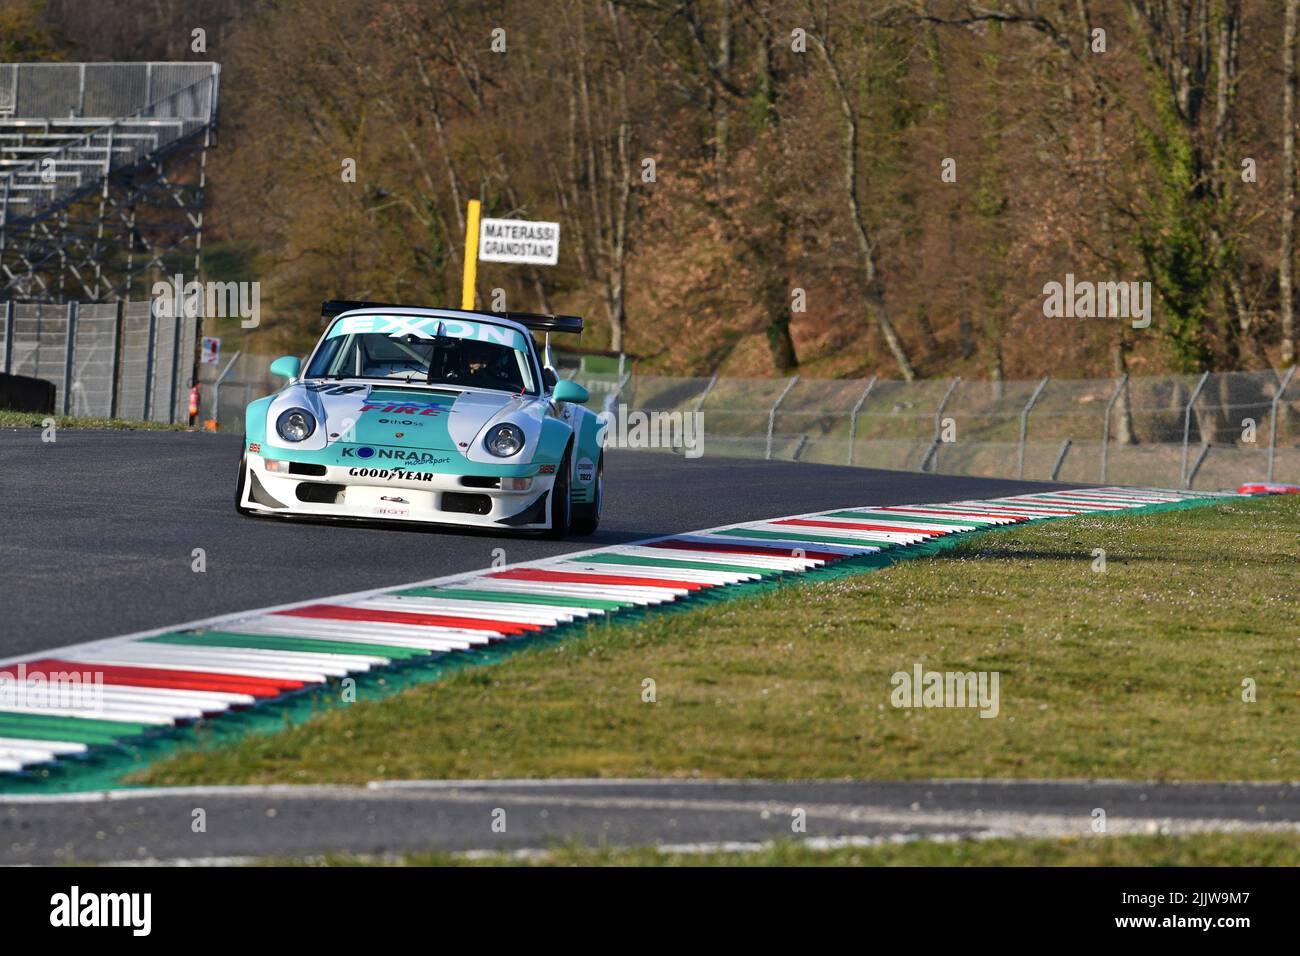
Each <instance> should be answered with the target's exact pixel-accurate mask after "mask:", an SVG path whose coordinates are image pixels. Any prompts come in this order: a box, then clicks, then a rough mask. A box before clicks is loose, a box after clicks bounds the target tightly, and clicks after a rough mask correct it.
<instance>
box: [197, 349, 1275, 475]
mask: <svg viewBox="0 0 1300 956" xmlns="http://www.w3.org/2000/svg"><path fill="white" fill-rule="evenodd" d="M270 362H271V357H270V356H258V355H249V354H239V355H237V356H235V357H234V358H233V361H231V360H230V359H223V362H222V365H221V366H204V367H203V370H202V373H201V376H200V383H201V384H200V391H201V395H202V398H201V404H202V408H203V415H204V416H205V417H211V416H212V410H213V409H214V408H216V411H217V416H216V417H217V419H218V420H219V422H220V425H221V428H222V430H231V431H240V432H242V431H243V423H244V406H245V405H246V404H247V403H248V402H249V401H252V400H253V399H255V398H258V397H260V396H262V395H268V394H270V393H271V392H273V391H275V390H276V389H278V388H279V387H280V386H281V384H282V382H281V381H280V380H278V379H275V378H274V377H272V376H271V375H270V374H269V372H268V371H267V368H268V366H269V365H270ZM223 373H224V378H222V379H221V383H220V385H219V387H218V386H217V385H216V380H217V379H218V377H219V376H221V375H222V374H223ZM573 379H574V381H577V382H579V383H580V384H582V385H584V386H586V388H587V389H588V391H590V392H591V395H592V399H591V403H590V406H589V407H591V408H592V409H594V410H597V411H605V412H609V413H610V414H612V415H617V416H620V417H623V418H626V417H628V416H631V415H633V414H634V413H644V414H645V415H646V416H649V415H652V414H653V413H655V412H659V413H663V414H667V415H670V416H671V415H674V414H677V415H685V414H689V413H692V412H699V413H700V415H701V416H702V418H701V422H702V426H703V434H704V441H703V451H704V454H705V455H715V456H732V457H741V458H768V459H780V460H787V461H790V460H793V461H811V462H820V463H824V464H837V465H855V466H862V467H870V468H888V469H894V470H899V471H926V472H936V473H942V474H953V475H977V476H985V477H1003V478H1017V477H1023V478H1027V479H1051V478H1056V479H1058V480H1060V481H1068V482H1099V483H1107V482H1109V483H1116V484H1132V485H1159V486H1162V487H1171V488H1172V487H1199V488H1202V489H1205V488H1230V487H1237V486H1238V485H1240V484H1242V483H1244V482H1247V481H1263V480H1273V481H1285V482H1295V483H1300V376H1296V375H1295V374H1294V370H1288V371H1286V372H1274V371H1271V370H1269V371H1262V372H1231V373H1214V374H1209V373H1207V374H1205V375H1163V376H1151V377H1142V378H1128V377H1123V378H1117V379H1051V378H1048V379H1041V380H1034V381H1004V382H988V381H965V380H962V379H949V380H926V381H917V382H902V381H893V380H888V379H835V380H828V379H805V378H801V377H797V376H796V377H794V378H785V379H772V378H720V377H714V378H704V377H701V378H679V377H670V376H660V375H624V376H620V375H618V374H616V373H609V374H603V375H601V374H588V373H584V372H581V371H578V372H576V374H574V375H573ZM214 400H215V402H216V404H215V405H214ZM614 431H617V429H615V430H614Z"/></svg>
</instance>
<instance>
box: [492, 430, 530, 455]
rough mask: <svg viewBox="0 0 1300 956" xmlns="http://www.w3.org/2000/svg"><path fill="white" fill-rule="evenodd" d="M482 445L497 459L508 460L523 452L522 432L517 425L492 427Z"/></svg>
mask: <svg viewBox="0 0 1300 956" xmlns="http://www.w3.org/2000/svg"><path fill="white" fill-rule="evenodd" d="M483 444H484V446H486V448H487V450H488V451H490V452H491V453H492V454H494V455H496V456H497V457H498V458H509V457H510V456H511V455H517V454H519V453H520V452H521V451H523V448H524V432H523V429H522V428H520V427H519V426H518V425H508V424H506V425H493V426H492V427H491V428H489V429H488V433H487V437H486V438H485V439H483Z"/></svg>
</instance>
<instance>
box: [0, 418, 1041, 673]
mask: <svg viewBox="0 0 1300 956" xmlns="http://www.w3.org/2000/svg"><path fill="white" fill-rule="evenodd" d="M241 444H242V439H241V438H240V437H238V436H234V435H211V434H203V433H186V432H161V431H90V430H76V429H63V430H61V431H60V432H59V433H58V436H57V440H56V441H54V442H48V443H47V442H42V441H41V429H39V428H23V429H15V428H10V429H3V430H0V657H10V656H17V655H19V654H27V653H32V652H34V651H39V650H44V649H47V648H53V647H59V646H63V645H66V644H71V643H74V642H78V641H86V640H93V639H96V638H103V637H113V636H116V635H119V634H127V633H132V632H135V631H141V630H148V629H151V628H157V627H166V626H169V625H173V624H181V623H185V622H188V621H193V620H198V619H201V618H205V617H210V616H213V615H216V614H224V613H230V612H235V611H241V610H247V609H250V608H257V607H265V606H269V605H276V604H284V603H288V602H292V601H302V600H308V599H311V598H315V597H322V596H326V595H332V594H340V593H348V592H352V591H360V590H365V589H368V588H377V587H383V586H391V585H400V584H404V583H407V582H411V581H419V580H424V579H428V578H433V577H437V576H440V575H445V574H453V573H456V572H460V571H471V570H476V569H479V568H484V567H487V566H489V565H490V564H491V563H492V559H493V551H494V549H497V548H502V549H504V550H505V559H506V560H507V561H508V562H510V563H515V562H519V561H528V560H533V559H537V558H544V557H548V556H551V555H556V554H562V553H564V552H566V551H579V550H585V549H588V548H593V547H599V546H602V545H610V544H619V543H624V542H628V541H633V540H636V539H639V538H648V537H654V536H658V535H665V534H675V533H679V532H686V531H694V530H698V529H701V528H709V527H716V526H718V525H723V524H730V523H733V522H739V521H751V520H757V519H762V518H768V517H778V516H784V515H791V514H800V513H804V512H809V511H815V510H825V509H830V508H841V507H851V506H856V505H882V504H905V503H915V502H930V501H945V500H954V499H959V498H972V497H980V498H987V497H994V496H998V495H1010V494H1018V493H1022V492H1028V491H1033V490H1042V489H1048V488H1060V487H1067V486H1065V485H1052V484H1048V483H1045V482H1027V481H1005V480H1000V479H986V478H963V477H954V476H947V475H925V474H917V473H912V472H895V471H879V470H872V469H866V468H847V467H837V466H832V465H813V464H805V463H799V462H764V461H752V460H743V459H727V458H714V457H710V456H709V455H707V454H706V455H705V456H704V457H702V458H700V459H696V460H686V459H684V458H681V457H679V456H675V455H670V454H667V453H663V452H627V451H625V452H619V451H611V452H610V453H609V457H608V459H607V461H606V475H605V477H606V499H605V515H604V517H603V519H602V522H601V527H600V530H599V531H598V532H597V533H596V534H595V535H592V536H591V537H587V538H573V539H571V540H569V541H546V540H543V539H540V538H527V537H520V536H511V535H510V534H508V533H501V532H477V531H476V532H471V533H464V532H460V531H457V530H455V529H451V530H446V529H440V530H434V531H430V530H427V529H412V528H401V527H396V528H395V527H391V526H357V525H345V524H332V523H306V522H301V521H285V520H282V519H274V518H270V519H267V518H260V519H259V518H245V517H241V516H239V515H237V514H236V513H235V511H234V504H233V502H234V484H235V476H236V471H237V467H238V462H239V456H240V449H241ZM196 548H202V549H203V552H204V561H205V564H206V571H204V572H203V573H196V572H195V571H193V570H192V565H193V562H194V560H195V559H194V557H193V556H192V555H193V553H194V549H196Z"/></svg>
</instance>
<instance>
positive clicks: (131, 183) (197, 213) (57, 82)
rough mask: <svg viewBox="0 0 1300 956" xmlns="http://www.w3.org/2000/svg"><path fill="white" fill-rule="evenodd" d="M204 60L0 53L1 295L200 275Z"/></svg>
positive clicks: (141, 284)
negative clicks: (6, 57)
mask: <svg viewBox="0 0 1300 956" xmlns="http://www.w3.org/2000/svg"><path fill="white" fill-rule="evenodd" d="M220 72H221V68H220V65H219V64H216V63H4V64H0V300H3V299H24V300H29V301H35V302H66V301H70V300H80V301H89V302H104V301H110V300H114V299H124V298H125V299H129V298H132V293H133V291H134V292H135V295H136V297H141V296H144V295H147V294H148V289H149V286H150V285H151V284H152V283H153V282H154V281H157V279H159V278H162V277H163V276H164V275H167V274H169V271H174V270H177V269H183V270H184V271H189V270H190V268H191V267H192V270H193V271H192V275H194V276H197V275H198V274H199V266H200V256H201V253H202V247H203V191H204V187H205V185H206V172H205V167H206V160H207V151H208V149H209V148H210V147H211V146H212V145H213V136H214V133H215V130H216V121H217V94H218V86H219V80H220Z"/></svg>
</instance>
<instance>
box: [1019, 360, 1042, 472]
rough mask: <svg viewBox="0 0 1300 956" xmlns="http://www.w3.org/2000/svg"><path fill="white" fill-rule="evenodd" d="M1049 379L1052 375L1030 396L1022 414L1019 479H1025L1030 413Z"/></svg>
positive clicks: (1040, 383) (1039, 384)
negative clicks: (1026, 439) (1026, 440)
mask: <svg viewBox="0 0 1300 956" xmlns="http://www.w3.org/2000/svg"><path fill="white" fill-rule="evenodd" d="M1049 378H1051V376H1050V375H1049V376H1047V377H1046V378H1044V379H1043V380H1042V381H1041V382H1039V383H1038V387H1037V388H1036V389H1034V394H1032V395H1030V396H1029V401H1027V402H1025V407H1024V408H1023V409H1022V410H1021V412H1020V454H1019V457H1018V459H1017V462H1018V463H1017V465H1016V477H1017V478H1023V477H1025V435H1026V434H1028V432H1029V412H1030V411H1031V410H1032V409H1033V407H1034V404H1035V403H1036V402H1037V401H1038V396H1039V395H1041V394H1043V389H1045V388H1047V381H1048V379H1049Z"/></svg>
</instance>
